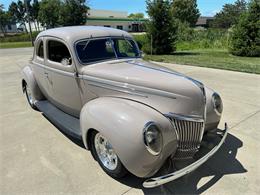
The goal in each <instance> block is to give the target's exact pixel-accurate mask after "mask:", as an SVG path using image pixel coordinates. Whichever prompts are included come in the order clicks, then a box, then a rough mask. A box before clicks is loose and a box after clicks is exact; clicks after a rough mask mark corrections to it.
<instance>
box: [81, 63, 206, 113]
mask: <svg viewBox="0 0 260 195" xmlns="http://www.w3.org/2000/svg"><path fill="white" fill-rule="evenodd" d="M82 72H83V77H84V80H85V81H86V84H87V85H88V87H87V88H88V89H89V90H90V91H91V92H92V93H95V94H96V95H97V96H113V97H121V98H127V99H131V100H134V101H138V102H142V103H144V104H146V105H149V106H150V107H153V108H155V109H156V110H158V111H160V112H161V113H163V114H167V113H169V112H172V113H175V114H182V115H190V116H194V115H195V116H203V114H204V107H203V106H202V105H204V103H205V102H204V101H205V96H204V94H203V85H202V84H201V83H200V82H198V81H195V80H193V79H191V78H189V77H187V76H185V75H183V74H180V73H178V72H175V71H172V70H170V69H167V68H164V67H161V66H159V65H156V64H153V63H150V62H146V61H143V60H141V59H135V60H115V61H110V62H103V63H98V64H95V65H90V66H86V67H84V68H83V70H82Z"/></svg>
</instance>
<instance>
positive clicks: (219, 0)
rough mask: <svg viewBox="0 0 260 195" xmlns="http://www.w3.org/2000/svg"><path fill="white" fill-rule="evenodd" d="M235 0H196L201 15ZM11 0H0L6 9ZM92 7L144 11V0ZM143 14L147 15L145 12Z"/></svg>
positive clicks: (91, 1)
mask: <svg viewBox="0 0 260 195" xmlns="http://www.w3.org/2000/svg"><path fill="white" fill-rule="evenodd" d="M15 1H17V0H15ZM235 1H236V0H197V3H198V8H199V10H200V13H201V15H202V16H214V15H215V13H217V12H219V11H220V10H221V8H222V6H223V5H224V4H226V3H234V2H235ZM11 2H12V0H0V4H4V7H5V9H8V7H9V5H10V3H11ZM87 2H88V6H89V7H90V8H92V9H106V10H115V11H127V12H128V14H130V13H136V12H142V13H145V12H146V5H145V0H87ZM145 15H147V14H146V13H145Z"/></svg>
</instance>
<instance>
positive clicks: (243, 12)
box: [146, 0, 260, 56]
mask: <svg viewBox="0 0 260 195" xmlns="http://www.w3.org/2000/svg"><path fill="white" fill-rule="evenodd" d="M146 3H147V13H148V15H149V22H148V24H147V37H148V40H147V42H146V51H147V48H150V52H149V53H152V54H159V55H160V54H172V53H173V52H174V51H175V50H176V42H177V41H178V38H179V37H180V36H182V34H183V31H187V28H188V29H189V28H190V27H194V26H195V24H196V22H197V20H198V18H199V16H200V13H199V10H198V8H197V1H196V0H146ZM210 26H211V27H214V28H226V29H229V31H230V35H229V37H230V38H229V44H228V45H229V51H230V53H232V54H234V55H239V56H260V0H249V1H248V3H247V2H246V1H245V0H237V1H236V2H235V3H234V4H225V5H224V6H223V9H222V10H221V11H220V12H219V13H217V14H216V15H215V18H214V20H213V21H212V23H211V24H210ZM192 30H193V29H192ZM188 31H189V30H188Z"/></svg>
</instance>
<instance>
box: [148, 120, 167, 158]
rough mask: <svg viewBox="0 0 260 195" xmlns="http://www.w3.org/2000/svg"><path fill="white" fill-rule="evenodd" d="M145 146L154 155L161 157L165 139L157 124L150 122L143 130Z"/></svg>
mask: <svg viewBox="0 0 260 195" xmlns="http://www.w3.org/2000/svg"><path fill="white" fill-rule="evenodd" d="M143 137H144V144H145V146H146V148H147V150H148V151H149V152H150V153H151V154H152V155H155V156H156V155H159V154H160V153H161V151H162V145H163V137H162V133H161V131H160V129H159V128H158V126H157V125H156V123H155V122H148V123H147V124H146V125H145V126H144V130H143Z"/></svg>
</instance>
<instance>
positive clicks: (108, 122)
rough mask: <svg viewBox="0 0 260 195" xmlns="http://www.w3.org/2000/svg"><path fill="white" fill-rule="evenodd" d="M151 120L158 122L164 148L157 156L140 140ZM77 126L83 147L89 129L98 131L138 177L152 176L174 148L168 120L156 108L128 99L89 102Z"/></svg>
mask: <svg viewBox="0 0 260 195" xmlns="http://www.w3.org/2000/svg"><path fill="white" fill-rule="evenodd" d="M150 121H153V122H155V123H157V124H158V127H159V128H160V130H161V131H162V135H163V149H162V152H161V153H160V154H159V155H157V156H154V155H152V154H151V153H150V152H148V150H147V149H146V147H145V144H144V141H143V129H144V126H145V124H146V123H148V122H150ZM80 127H81V131H82V136H83V141H84V144H85V146H86V147H88V143H87V140H88V139H87V136H88V131H89V130H90V129H95V130H97V131H99V132H100V133H101V134H103V135H104V136H105V137H106V138H107V139H108V140H109V141H110V143H111V145H112V146H113V148H114V150H115V151H116V153H117V155H118V157H119V158H120V160H121V162H122V163H123V165H124V166H125V167H126V169H128V171H130V172H131V173H133V174H134V175H136V176H138V177H148V176H151V175H153V174H154V173H155V172H157V171H158V170H159V168H160V167H161V165H162V164H163V163H164V161H165V160H166V158H167V157H169V156H170V155H171V154H173V153H175V151H176V148H177V136H176V133H175V131H174V128H173V126H172V124H171V123H170V121H169V120H168V119H167V118H166V117H164V116H163V115H162V114H161V113H159V112H158V111H156V110H154V109H152V108H150V107H148V106H146V105H143V104H141V103H138V102H134V101H131V100H128V99H121V98H112V97H101V98H97V99H95V100H92V101H90V102H88V103H87V104H86V105H85V106H84V107H83V109H82V111H81V114H80Z"/></svg>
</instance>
